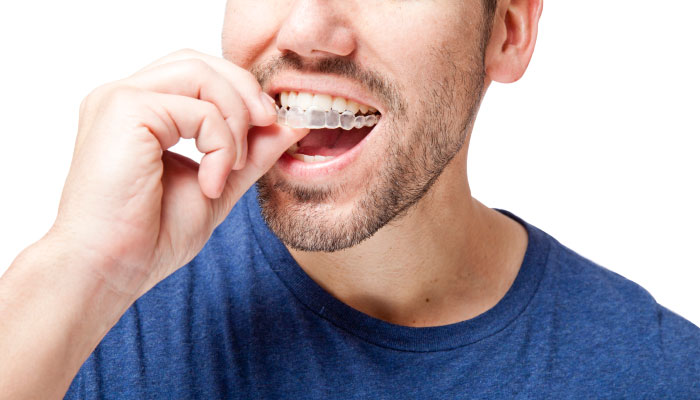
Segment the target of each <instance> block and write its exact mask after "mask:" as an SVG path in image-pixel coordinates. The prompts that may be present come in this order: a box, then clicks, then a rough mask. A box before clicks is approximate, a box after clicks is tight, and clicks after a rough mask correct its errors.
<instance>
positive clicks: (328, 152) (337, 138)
mask: <svg viewBox="0 0 700 400" xmlns="http://www.w3.org/2000/svg"><path fill="white" fill-rule="evenodd" d="M370 130H372V128H368V127H365V128H362V129H351V130H349V131H346V130H343V129H340V128H338V129H312V130H311V132H309V134H308V135H306V136H304V138H303V139H301V140H300V141H299V149H297V153H299V154H306V155H309V156H339V155H341V154H343V153H345V152H346V151H348V150H350V149H351V148H353V147H355V145H356V144H358V143H360V141H361V140H362V139H363V138H364V137H365V136H367V134H368V133H369V131H370Z"/></svg>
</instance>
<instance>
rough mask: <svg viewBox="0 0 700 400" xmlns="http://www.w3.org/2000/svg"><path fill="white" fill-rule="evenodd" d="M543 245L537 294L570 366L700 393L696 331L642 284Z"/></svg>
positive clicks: (699, 346)
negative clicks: (573, 362)
mask: <svg viewBox="0 0 700 400" xmlns="http://www.w3.org/2000/svg"><path fill="white" fill-rule="evenodd" d="M548 239H549V240H550V241H551V244H552V245H551V250H550V254H549V259H548V262H547V266H546V271H545V275H544V277H543V280H542V283H541V284H542V293H541V294H545V297H547V298H545V299H544V300H543V301H544V302H545V303H548V307H547V309H548V310H550V312H551V313H553V315H554V316H555V317H554V318H555V319H556V320H557V321H558V322H559V323H560V326H559V332H558V334H557V337H558V338H560V339H562V340H565V341H567V346H568V347H567V348H569V349H570V350H572V351H575V353H576V356H575V357H576V359H577V360H578V361H579V362H581V363H582V364H583V365H585V364H587V365H596V367H597V368H598V369H597V371H598V372H599V373H600V372H605V371H607V372H610V373H611V374H612V375H613V376H614V377H617V378H622V377H625V376H626V377H628V378H629V380H628V382H634V383H635V384H636V385H639V386H640V387H643V386H645V385H649V388H651V387H654V389H655V390H662V392H663V393H667V394H673V395H674V396H675V395H688V394H690V393H694V394H695V395H697V394H698V393H700V329H698V327H696V326H695V325H693V324H692V323H691V322H689V321H687V320H685V319H683V318H682V317H680V316H678V315H677V314H675V313H673V312H671V311H670V310H668V309H667V308H665V307H663V306H661V305H659V304H658V303H657V302H656V300H655V299H654V298H653V296H652V295H651V294H650V293H649V292H648V291H647V290H645V289H644V288H643V287H641V286H640V285H638V284H636V283H634V282H632V281H630V280H629V279H626V278H624V277H623V276H621V275H619V274H617V273H615V272H613V271H611V270H609V269H607V268H605V267H602V266H600V265H598V264H596V263H594V262H592V261H590V260H588V259H586V258H584V257H582V256H581V255H579V254H578V253H576V252H574V251H572V250H571V249H569V248H567V247H565V246H563V245H562V244H560V243H559V242H557V241H556V240H554V239H552V238H551V237H548ZM569 345H570V346H569ZM604 379H606V378H604ZM618 383H619V382H618Z"/></svg>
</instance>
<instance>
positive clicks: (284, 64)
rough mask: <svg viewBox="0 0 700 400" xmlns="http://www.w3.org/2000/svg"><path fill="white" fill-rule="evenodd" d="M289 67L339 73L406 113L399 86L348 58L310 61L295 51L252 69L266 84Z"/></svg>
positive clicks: (394, 109) (391, 108)
mask: <svg viewBox="0 0 700 400" xmlns="http://www.w3.org/2000/svg"><path fill="white" fill-rule="evenodd" d="M286 70H293V71H299V72H315V73H321V74H330V75H337V76H339V77H343V78H347V79H350V80H353V81H355V82H358V83H360V84H361V85H362V86H364V87H365V88H367V89H368V90H369V91H370V92H371V93H372V94H373V95H374V96H376V97H377V98H379V99H380V100H381V101H382V102H383V103H384V105H386V107H387V109H388V110H389V112H390V113H393V114H397V115H404V114H405V113H406V108H407V107H406V104H405V102H404V101H403V99H402V98H401V96H400V93H401V91H400V90H399V87H398V85H396V84H394V83H392V82H391V81H390V80H389V79H387V78H385V77H384V76H382V75H381V74H379V73H378V72H374V71H370V70H367V69H364V68H361V67H360V66H358V65H357V63H355V62H354V61H352V60H350V59H348V58H342V57H326V58H320V59H314V60H307V59H304V58H302V57H301V56H300V55H298V54H296V53H292V52H288V53H284V54H282V55H280V56H278V57H275V58H273V59H270V60H267V61H265V62H263V63H261V64H258V65H255V66H254V67H253V68H251V70H250V72H251V73H252V74H253V76H255V78H256V79H257V80H258V83H260V86H262V87H265V84H266V83H267V82H269V81H270V80H271V79H272V78H273V77H274V76H275V75H277V74H279V73H280V72H282V71H286Z"/></svg>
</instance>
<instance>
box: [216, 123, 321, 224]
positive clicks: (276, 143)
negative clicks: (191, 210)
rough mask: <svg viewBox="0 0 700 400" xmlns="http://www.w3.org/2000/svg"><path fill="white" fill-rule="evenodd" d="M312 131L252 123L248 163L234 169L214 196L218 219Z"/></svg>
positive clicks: (249, 132) (249, 133)
mask: <svg viewBox="0 0 700 400" xmlns="http://www.w3.org/2000/svg"><path fill="white" fill-rule="evenodd" d="M308 133H309V129H306V128H302V129H293V128H289V127H287V126H284V125H278V124H272V125H270V126H262V127H253V128H251V129H250V130H249V131H248V157H247V161H246V164H245V167H243V168H242V169H240V170H238V171H232V172H231V173H230V174H229V176H228V178H227V180H226V186H225V187H224V191H223V193H222V194H221V197H219V198H218V199H216V200H215V203H219V204H217V207H216V209H217V211H218V210H220V211H221V213H217V217H220V218H217V221H222V220H223V218H225V217H226V215H228V213H229V212H230V211H231V209H232V208H233V206H234V204H235V203H236V202H237V201H238V199H240V198H241V196H243V194H244V193H245V192H246V191H247V190H248V189H249V188H250V187H251V186H253V184H254V183H255V182H256V181H257V180H258V179H260V177H261V176H263V175H264V174H265V173H266V172H267V171H268V170H269V169H270V168H272V166H273V165H275V163H276V162H277V160H278V159H279V158H280V156H282V154H283V153H284V152H285V151H287V149H288V148H289V147H290V146H292V145H293V144H294V143H296V142H298V141H299V140H301V139H302V138H303V137H304V136H306V135H307V134H308Z"/></svg>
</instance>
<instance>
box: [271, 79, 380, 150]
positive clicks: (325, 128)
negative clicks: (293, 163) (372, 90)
mask: <svg viewBox="0 0 700 400" xmlns="http://www.w3.org/2000/svg"><path fill="white" fill-rule="evenodd" d="M275 101H276V103H277V107H278V111H277V123H278V124H283V125H287V126H290V127H292V128H308V129H310V132H309V134H308V135H306V136H305V137H304V138H303V139H301V140H300V141H298V142H297V143H295V144H293V145H292V146H291V147H290V148H289V149H287V154H289V155H290V156H292V157H294V158H295V159H297V160H300V161H303V162H306V163H319V162H325V161H329V160H332V159H334V158H335V157H338V156H340V155H342V154H343V153H345V152H347V151H349V150H350V149H352V148H353V147H355V146H356V145H357V144H358V143H360V142H361V141H362V139H364V138H365V137H366V136H367V135H369V133H370V132H371V131H372V129H373V128H374V126H375V125H376V124H377V123H378V122H379V119H380V118H381V113H379V112H378V111H377V109H375V108H373V107H371V106H368V105H365V104H360V103H357V102H355V101H353V100H348V99H346V98H343V97H334V96H330V95H327V94H318V93H306V92H280V93H278V94H277V95H276V96H275Z"/></svg>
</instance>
